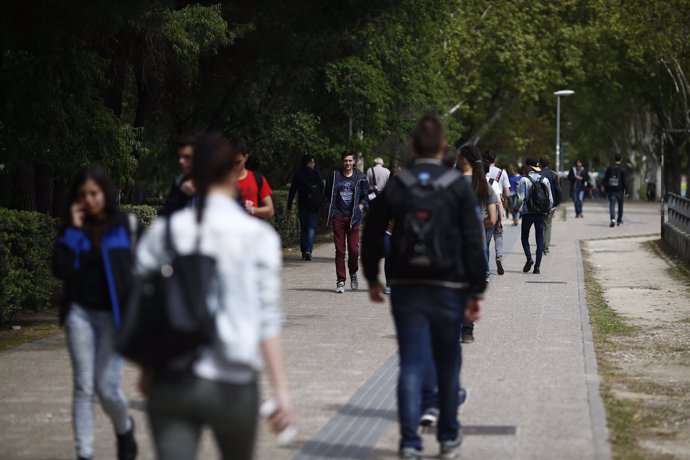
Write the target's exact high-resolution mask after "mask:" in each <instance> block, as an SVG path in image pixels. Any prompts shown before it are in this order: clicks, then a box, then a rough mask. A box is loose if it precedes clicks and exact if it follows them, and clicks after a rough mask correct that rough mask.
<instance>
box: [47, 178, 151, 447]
mask: <svg viewBox="0 0 690 460" xmlns="http://www.w3.org/2000/svg"><path fill="white" fill-rule="evenodd" d="M63 221H64V223H65V225H64V227H63V228H62V230H61V231H60V234H59V236H58V239H57V242H56V244H55V248H54V250H53V269H54V271H55V274H56V276H57V277H58V278H60V279H62V280H64V284H65V285H64V293H65V296H64V300H63V304H62V307H61V309H60V323H61V324H64V326H65V334H66V336H67V345H68V348H69V353H70V358H71V361H72V368H73V378H74V396H73V402H72V424H73V428H74V438H75V444H76V449H77V455H78V458H79V459H90V458H91V457H92V455H93V438H94V422H93V397H94V395H98V398H99V400H100V402H101V406H102V407H103V410H104V411H105V413H106V414H107V415H108V417H110V420H111V422H112V424H113V427H114V429H115V434H116V437H117V456H118V460H133V459H135V458H136V456H137V444H136V442H135V440H134V421H133V419H132V418H131V417H130V416H129V412H128V408H127V399H126V398H125V396H124V394H123V393H122V390H120V379H121V376H122V367H123V360H122V358H121V357H120V356H119V355H118V354H117V352H116V351H115V334H116V332H115V331H116V330H117V329H118V328H119V327H120V323H121V318H122V312H121V309H120V306H121V305H123V303H124V302H125V299H126V298H127V295H128V293H129V289H130V284H131V270H132V243H133V242H134V241H136V238H137V233H138V229H139V228H140V226H139V225H138V221H137V220H136V218H132V217H130V216H128V215H126V214H122V213H120V212H118V210H117V199H116V189H115V185H114V184H113V182H112V180H111V179H110V177H108V174H107V172H106V170H105V169H104V168H103V167H101V166H98V165H94V166H90V167H88V168H86V169H84V170H83V171H81V172H80V173H79V174H78V175H77V177H76V179H75V180H74V182H73V184H72V187H71V190H70V193H69V199H68V207H67V209H66V211H65V215H64V220H63Z"/></svg>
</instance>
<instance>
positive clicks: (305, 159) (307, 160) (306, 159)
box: [302, 155, 315, 166]
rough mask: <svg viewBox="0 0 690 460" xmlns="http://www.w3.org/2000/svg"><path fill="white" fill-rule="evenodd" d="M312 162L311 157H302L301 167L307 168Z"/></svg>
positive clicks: (312, 157)
mask: <svg viewBox="0 0 690 460" xmlns="http://www.w3.org/2000/svg"><path fill="white" fill-rule="evenodd" d="M312 161H315V160H314V156H313V155H304V156H303V157H302V166H307V165H308V164H309V163H311V162H312Z"/></svg>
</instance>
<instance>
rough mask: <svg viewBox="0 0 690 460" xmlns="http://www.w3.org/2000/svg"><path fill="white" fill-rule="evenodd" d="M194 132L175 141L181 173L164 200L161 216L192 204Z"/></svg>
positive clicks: (193, 190) (193, 191)
mask: <svg viewBox="0 0 690 460" xmlns="http://www.w3.org/2000/svg"><path fill="white" fill-rule="evenodd" d="M195 138H196V134H184V135H182V136H180V137H178V138H177V140H176V141H175V143H176V145H177V161H178V163H179V164H180V170H181V171H182V173H181V174H180V175H179V176H177V177H176V178H175V181H174V182H173V184H172V186H171V187H170V193H169V194H168V198H167V199H166V200H165V204H164V205H163V209H161V212H160V215H161V216H169V215H170V214H172V213H173V212H175V211H179V210H180V209H183V208H186V207H187V206H190V205H192V204H193V201H194V195H195V193H196V190H195V189H194V183H193V181H192V176H191V172H192V162H193V161H194V140H195Z"/></svg>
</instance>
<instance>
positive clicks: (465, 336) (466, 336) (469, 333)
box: [461, 327, 474, 343]
mask: <svg viewBox="0 0 690 460" xmlns="http://www.w3.org/2000/svg"><path fill="white" fill-rule="evenodd" d="M461 341H462V343H472V342H474V328H470V327H463V328H462V338H461Z"/></svg>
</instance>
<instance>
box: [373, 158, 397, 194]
mask: <svg viewBox="0 0 690 460" xmlns="http://www.w3.org/2000/svg"><path fill="white" fill-rule="evenodd" d="M390 175H391V171H390V169H388V168H386V167H384V166H383V158H380V157H377V158H374V166H372V167H371V168H369V169H368V170H367V181H369V193H374V194H375V195H378V194H379V193H381V192H382V191H383V189H384V188H385V187H386V184H387V183H388V179H389V178H390Z"/></svg>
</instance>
